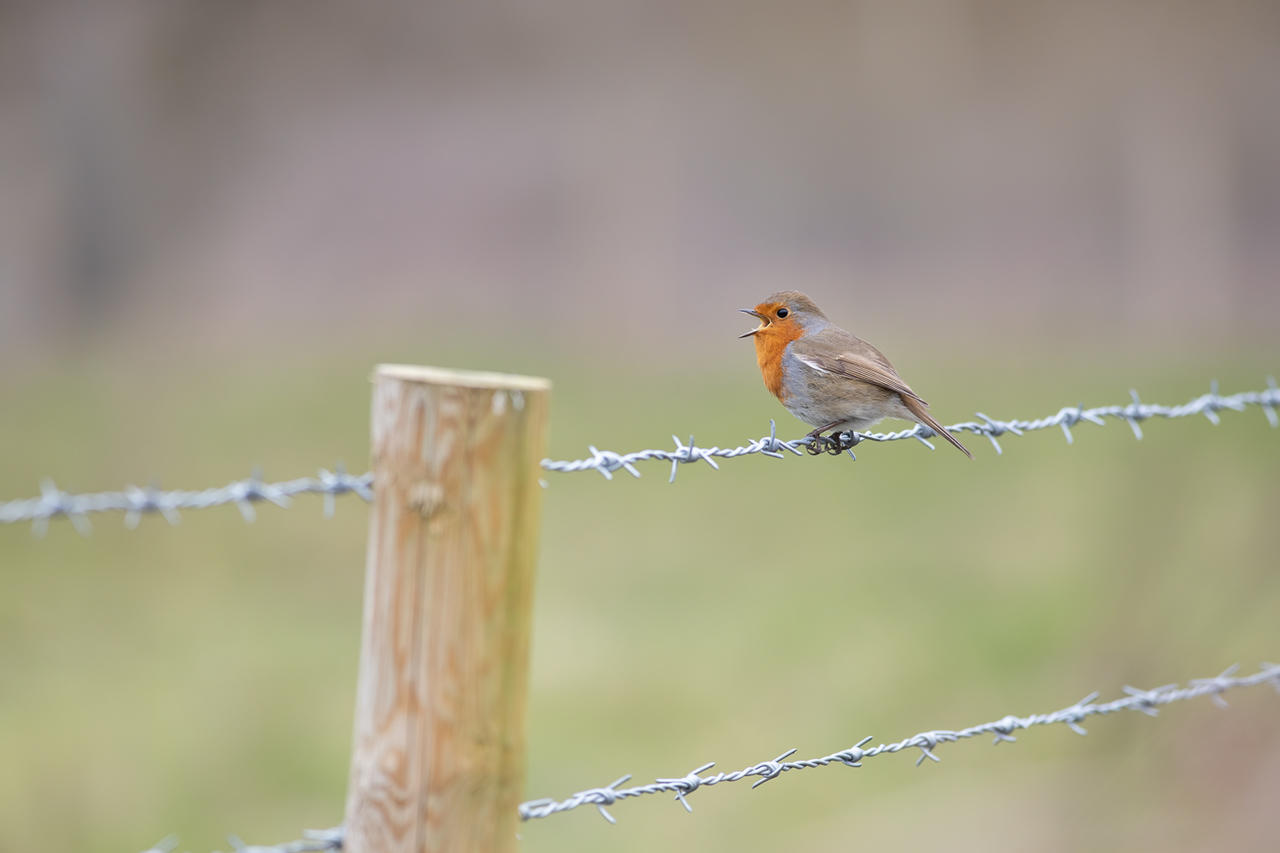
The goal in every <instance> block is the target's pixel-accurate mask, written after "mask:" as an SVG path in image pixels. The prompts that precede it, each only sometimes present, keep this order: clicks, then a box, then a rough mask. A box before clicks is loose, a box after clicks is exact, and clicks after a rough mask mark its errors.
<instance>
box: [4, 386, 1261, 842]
mask: <svg viewBox="0 0 1280 853" xmlns="http://www.w3.org/2000/svg"><path fill="white" fill-rule="evenodd" d="M1131 398H1132V399H1131V401H1130V402H1129V403H1126V404H1120V405H1110V406H1097V407H1093V408H1088V409H1086V408H1084V407H1083V406H1079V405H1077V406H1065V407H1063V408H1060V409H1059V410H1058V411H1057V412H1056V413H1054V414H1052V415H1048V416H1046V417H1042V418H1038V419H1034V420H1019V419H1015V420H996V419H994V418H990V417H988V416H986V415H984V414H982V413H978V414H977V417H978V418H979V420H975V421H966V422H962V423H957V424H952V425H951V426H949V427H948V429H949V430H950V431H951V432H953V433H972V434H974V435H980V436H985V437H986V438H987V439H989V440H990V441H991V444H992V446H993V447H994V449H995V451H996V453H997V454H999V453H1002V452H1003V448H1002V447H1001V444H1000V442H999V439H1000V438H1002V437H1004V436H1007V435H1015V436H1021V435H1024V434H1026V433H1028V432H1034V431H1038V430H1044V429H1050V428H1053V427H1058V428H1060V429H1061V430H1062V432H1063V435H1064V437H1065V438H1066V440H1067V442H1068V443H1069V444H1070V443H1073V441H1074V437H1073V433H1072V428H1073V427H1075V426H1077V425H1079V424H1080V423H1082V422H1088V423H1091V424H1095V425H1099V426H1102V425H1105V424H1106V423H1107V422H1108V421H1109V420H1110V421H1124V422H1126V423H1128V425H1129V426H1130V428H1131V429H1132V431H1133V434H1134V437H1135V438H1137V439H1141V438H1142V437H1143V431H1142V426H1141V424H1142V422H1143V421H1147V420H1150V419H1153V418H1184V417H1191V416H1194V415H1203V416H1204V417H1205V418H1207V419H1208V420H1209V421H1210V422H1212V423H1213V424H1215V425H1216V424H1218V423H1219V422H1220V418H1219V413H1220V412H1223V411H1235V412H1243V411H1245V410H1246V409H1248V408H1251V407H1257V408H1261V409H1262V411H1263V414H1264V415H1265V416H1266V418H1267V421H1268V422H1269V423H1270V424H1271V426H1272V427H1280V416H1277V412H1276V410H1277V408H1278V407H1280V388H1278V387H1277V385H1276V382H1275V380H1274V379H1268V381H1267V387H1266V388H1264V389H1261V390H1257V391H1244V392H1240V393H1237V394H1231V395H1228V396H1223V395H1220V394H1219V393H1218V388H1217V383H1214V384H1213V386H1212V387H1211V389H1210V391H1209V393H1207V394H1202V395H1200V396H1198V397H1195V398H1194V399H1192V400H1189V401H1187V402H1186V403H1182V404H1180V405H1174V406H1166V405H1161V404H1153V403H1143V402H1142V401H1141V399H1140V398H1139V396H1138V394H1137V392H1136V391H1134V392H1131ZM933 436H934V433H933V431H932V430H930V429H929V428H928V427H925V426H920V425H917V426H914V427H912V428H910V429H905V430H900V431H897V432H888V433H845V434H841V435H839V436H836V437H834V438H818V439H814V438H809V437H806V438H801V439H793V440H783V439H779V438H778V437H777V430H776V425H775V424H774V423H773V422H772V421H771V422H770V429H769V433H768V434H767V435H764V436H762V437H760V438H757V439H751V440H749V441H748V442H747V443H746V444H744V445H741V446H737V447H719V446H710V447H700V446H698V445H696V444H695V442H694V440H693V438H692V437H690V438H689V441H688V443H685V442H683V441H682V440H681V439H680V438H678V437H676V436H673V437H672V438H673V441H674V442H675V447H674V449H672V450H658V449H650V450H639V451H633V452H630V453H618V452H615V451H611V450H600V449H598V448H596V447H594V446H591V447H589V448H588V450H589V452H590V455H589V456H586V457H583V458H580V459H574V460H552V459H544V460H542V463H541V465H542V468H543V470H545V471H548V472H554V473H575V472H580V471H597V472H598V473H600V474H601V475H602V476H604V477H605V478H606V479H612V478H613V474H614V473H615V472H617V471H619V470H623V471H626V472H627V473H629V474H631V475H632V476H634V477H639V476H640V471H639V469H638V468H637V467H636V465H637V463H642V462H649V461H664V462H669V463H670V464H671V473H670V478H669V479H670V480H671V481H674V480H675V478H676V474H677V472H678V471H679V468H680V466H681V465H688V464H694V463H696V462H706V463H707V464H708V465H709V466H711V467H712V468H713V469H718V468H719V464H718V463H717V461H716V460H718V459H736V458H739V457H742V456H749V455H755V454H761V455H765V456H770V457H775V458H783V457H784V456H785V454H786V453H791V454H794V455H805V454H806V453H808V454H812V455H819V454H822V453H831V454H833V455H841V454H843V453H846V452H847V453H848V454H849V456H850V457H853V458H855V459H856V456H855V455H854V453H853V448H854V447H856V446H857V445H859V444H861V443H862V442H864V441H871V442H887V441H900V440H904V439H909V438H914V439H917V440H918V441H920V442H922V443H924V444H925V445H927V446H928V447H930V448H931V449H932V448H933V445H932V444H930V442H929V441H928V439H929V438H931V437H933ZM372 489H373V476H372V474H371V473H369V472H366V473H364V474H349V473H347V472H346V471H345V469H344V468H343V467H342V466H341V465H338V466H335V468H334V469H333V470H328V469H321V470H320V471H319V472H318V474H317V475H316V476H314V477H301V478H296V479H293V480H285V481H281V482H274V483H268V482H265V481H264V480H263V479H262V476H261V474H260V473H255V474H253V475H252V476H250V477H249V478H247V479H244V480H237V481H234V482H231V483H228V484H227V485H225V486H221V487H216V488H208V489H201V490H194V491H190V490H175V491H165V490H160V489H158V488H155V487H148V488H139V487H136V486H130V487H127V488H125V489H124V490H121V491H115V492H98V493H88V494H73V493H68V492H64V491H62V490H61V489H59V488H57V487H56V486H55V485H54V484H53V483H52V482H51V481H46V482H45V483H44V484H42V487H41V494H40V495H39V496H38V497H35V498H27V499H18V500H11V501H7V502H0V523H2V524H15V523H23V522H30V523H31V524H32V525H33V529H34V530H35V532H36V533H37V534H43V533H44V532H45V530H46V529H47V527H48V523H49V521H50V520H51V519H54V518H66V519H68V520H69V521H70V522H71V524H72V525H73V526H74V527H75V529H76V530H77V531H79V532H81V533H88V532H89V529H90V525H89V516H90V515H91V514H95V513H110V512H121V513H123V514H124V521H125V524H126V525H127V526H129V527H131V528H132V527H136V526H137V525H138V524H139V522H140V521H141V519H142V517H143V516H144V515H150V514H158V515H160V516H162V517H163V518H165V519H166V520H167V521H168V522H170V523H171V524H172V523H176V522H177V521H178V518H179V514H180V512H181V511H183V510H193V509H207V508H211V507H215V506H225V505H229V504H230V505H234V506H236V507H238V508H239V510H240V512H241V514H242V515H243V516H244V519H245V520H246V521H253V520H254V519H255V517H256V511H255V505H257V504H259V503H262V502H264V501H265V502H268V503H271V504H274V505H276V506H279V507H288V506H291V505H292V500H293V498H294V497H296V496H298V495H303V494H318V495H322V496H323V497H324V511H325V514H326V516H331V515H332V514H333V512H334V510H335V506H336V498H337V497H338V496H341V495H347V494H354V495H358V496H359V497H360V498H362V499H364V500H365V501H371V500H373V490H372ZM1236 669H1237V668H1236V667H1235V666H1232V667H1230V668H1228V669H1227V670H1225V671H1224V672H1222V673H1221V674H1219V675H1217V676H1215V677H1212V678H1203V679H1193V680H1192V681H1191V682H1190V684H1189V686H1187V687H1179V686H1177V685H1175V684H1170V685H1164V686H1162V687H1156V688H1154V689H1151V690H1141V689H1138V688H1133V687H1126V688H1125V693H1126V695H1125V696H1124V697H1121V698H1119V699H1115V700H1112V701H1110V702H1105V703H1101V704H1098V703H1096V702H1095V701H1094V700H1095V699H1096V698H1097V695H1098V694H1097V693H1091V694H1090V695H1088V696H1086V697H1084V698H1083V699H1081V700H1079V701H1078V702H1075V703H1073V704H1072V705H1069V706H1067V707H1065V708H1062V709H1059V710H1057V711H1053V712H1050V713H1047V714H1033V715H1031V716H1028V717H1017V716H1013V715H1008V716H1005V717H1002V718H1000V719H999V720H995V721H992V722H988V723H982V724H979V725H975V726H970V727H968V728H965V729H959V730H949V729H937V730H933V731H928V732H921V733H919V734H916V735H912V736H911V737H908V738H904V739H903V740H900V741H896V742H890V743H881V744H878V745H876V746H873V747H867V744H868V743H870V742H871V740H872V738H871V737H866V738H863V739H862V740H860V741H858V742H857V743H856V744H854V745H853V746H851V747H849V748H847V749H842V750H840V751H838V752H834V753H831V754H830V755H826V756H822V757H819V758H812V759H801V760H788V759H789V758H790V757H791V756H792V755H793V754H794V753H795V750H794V749H792V750H788V751H786V752H783V753H782V754H780V755H778V756H777V757H776V758H773V759H769V760H766V761H762V762H759V763H757V764H752V765H750V766H748V767H745V768H742V769H740V770H736V771H733V772H727V773H726V772H720V773H715V774H711V775H703V774H704V773H706V772H707V771H709V770H710V769H711V768H712V767H713V766H714V762H710V763H706V764H703V765H701V766H699V767H698V768H696V769H694V770H692V771H690V772H689V773H687V774H685V775H683V776H674V777H666V778H657V779H656V780H655V781H653V782H651V783H648V784H645V785H637V786H633V787H628V788H623V787H619V786H621V785H624V784H625V783H626V782H628V781H629V780H630V779H631V776H630V775H629V774H628V775H624V776H622V777H620V778H618V779H616V780H615V781H614V782H612V783H611V784H609V785H606V786H604V787H599V788H586V789H584V790H581V791H578V792H577V793H575V794H573V795H571V796H569V797H566V798H564V799H560V800H557V799H551V798H543V799H536V800H530V801H528V802H525V803H522V804H520V806H519V816H520V818H521V820H525V821H528V820H533V819H538V818H546V817H550V816H551V815H554V814H560V813H563V812H567V811H571V810H573V809H576V808H578V807H580V806H584V805H594V806H595V807H596V808H597V809H598V811H599V812H600V814H601V815H602V816H603V817H604V818H605V819H607V820H608V821H609V822H611V823H614V822H616V820H615V818H614V817H613V815H612V814H610V813H609V811H608V810H607V808H606V807H607V806H611V805H613V804H615V803H617V802H618V801H619V800H624V799H629V798H635V797H641V796H647V795H651V794H661V793H667V794H672V795H673V796H674V799H675V800H676V801H678V802H679V803H680V804H681V805H682V806H684V808H685V809H686V810H689V811H692V807H691V806H690V804H689V800H688V798H689V796H690V795H691V794H693V793H694V792H695V791H697V790H699V789H701V788H704V787H711V786H714V785H718V784H721V783H724V782H738V781H742V780H744V779H755V782H754V783H753V784H752V787H753V788H755V787H759V786H760V785H762V784H764V783H765V782H768V781H770V780H772V779H776V778H778V777H779V776H781V775H783V774H784V773H787V772H790V771H794V770H804V769H810V768H814V767H825V766H828V765H831V764H842V765H844V766H848V767H862V766H863V764H862V762H863V761H865V760H867V759H869V758H874V757H877V756H880V755H886V754H893V753H897V752H901V751H904V750H913V749H918V750H920V755H919V757H918V758H917V760H916V764H917V765H919V764H920V763H922V762H923V761H924V759H926V758H929V759H931V760H933V761H938V760H939V758H938V756H937V755H936V754H935V750H936V749H937V747H938V746H940V745H942V744H945V743H953V742H955V741H958V740H962V739H967V738H972V737H976V736H978V735H982V734H989V735H992V736H993V737H994V743H996V744H999V743H1003V742H1006V741H1015V740H1016V738H1015V737H1014V736H1013V732H1015V731H1020V730H1023V729H1029V728H1032V727H1036V726H1046V725H1056V724H1062V725H1066V726H1068V727H1069V728H1071V729H1072V730H1073V731H1075V732H1077V733H1078V734H1085V730H1084V728H1083V726H1082V725H1081V723H1082V722H1083V721H1084V720H1085V719H1087V718H1089V717H1092V716H1098V715H1105V714H1113V713H1117V712H1119V711H1141V712H1143V713H1146V714H1148V715H1151V716H1155V715H1156V713H1157V712H1158V709H1159V708H1160V707H1163V706H1164V705H1167V704H1170V703H1172V702H1180V701H1185V700H1188V699H1193V698H1197V697H1200V696H1210V697H1211V698H1212V699H1213V700H1214V701H1215V702H1216V703H1218V704H1219V705H1223V706H1225V705H1226V701H1225V700H1224V699H1223V698H1222V694H1223V693H1225V692H1227V691H1228V690H1235V689H1238V688H1242V687H1253V686H1258V685H1261V684H1267V683H1269V684H1271V685H1272V686H1273V687H1275V688H1276V690H1277V691H1278V692H1280V664H1270V663H1267V664H1263V665H1262V668H1261V669H1260V670H1259V671H1258V672H1256V673H1254V674H1252V675H1246V676H1237V675H1235V672H1236ZM342 838H343V836H342V828H341V827H335V828H332V829H326V830H312V831H308V832H307V833H306V834H305V836H304V838H303V839H301V840H298V841H291V842H286V843H284V844H278V845H272V846H257V845H252V846H251V845H245V844H244V843H243V842H241V841H240V840H239V839H238V838H235V837H232V838H231V839H230V843H231V844H232V847H233V848H234V849H235V850H236V851H238V853H310V851H330V850H340V849H342ZM176 847H177V840H176V838H174V837H172V836H170V837H168V838H165V839H163V840H162V841H160V842H159V843H157V844H156V845H155V846H153V847H151V848H149V849H148V850H147V851H143V853H171V851H173V850H175V849H176Z"/></svg>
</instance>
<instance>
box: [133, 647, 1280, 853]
mask: <svg viewBox="0 0 1280 853" xmlns="http://www.w3.org/2000/svg"><path fill="white" fill-rule="evenodd" d="M1237 670H1238V666H1235V665H1233V666H1230V667H1228V668H1227V669H1225V670H1224V671H1223V672H1221V673H1220V674H1218V675H1216V676H1213V677H1211V678H1194V679H1192V680H1191V681H1190V683H1189V684H1188V686H1186V687H1180V686H1178V685H1177V684H1166V685H1163V686H1161V687H1155V688H1152V689H1150V690H1142V689H1140V688H1137V687H1129V686H1126V687H1125V688H1124V693H1125V695H1124V696H1122V697H1120V698H1118V699H1113V700H1112V701H1110V702H1103V703H1097V702H1095V700H1096V699H1097V698H1098V694H1097V693H1096V692H1095V693H1090V694H1089V695H1088V696H1085V697H1084V698H1083V699H1080V700H1079V701H1078V702H1073V703H1072V704H1070V705H1068V706H1066V707H1065V708H1060V709H1059V710H1057V711H1050V712H1049V713H1045V714H1032V715H1030V716H1027V717H1018V716H1014V715H1012V714H1010V715H1007V716H1004V717H1001V718H1000V719H998V720H993V721H991V722H989V723H980V724H978V725H974V726H969V727H968V728H964V729H933V730H931V731H927V732H920V733H919V734H915V735H912V736H911V737H907V738H903V739H902V740H899V741H893V742H889V743H881V744H877V745H876V746H871V747H868V746H867V744H868V743H870V742H871V741H872V739H873V738H872V737H870V736H868V737H865V738H863V739H862V740H860V741H858V742H857V743H855V744H854V745H853V746H850V747H848V748H846V749H841V750H839V751H838V752H833V753H831V754H830V755H824V756H821V757H819V758H807V759H798V760H794V761H788V760H787V759H789V758H790V757H791V756H792V755H793V754H795V752H796V750H794V749H789V750H787V751H786V752H783V753H782V754H780V755H778V756H777V757H776V758H772V759H768V760H766V761H761V762H758V763H756V764H751V765H748V766H747V767H744V768H742V769H741V770H735V771H733V772H729V773H724V772H722V773H714V774H710V775H705V776H704V775H703V774H704V773H706V772H707V771H708V770H710V769H711V768H712V767H714V766H715V762H707V763H706V764H703V765H701V766H699V767H697V768H695V769H694V770H692V771H690V772H688V773H686V774H684V775H683V776H673V777H667V778H663V777H659V778H657V779H655V780H654V781H653V782H650V783H648V784H645V785H636V786H633V787H630V788H622V787H619V786H620V785H624V784H626V783H627V782H628V781H630V779H631V775H630V774H625V775H623V776H620V777H619V778H617V779H615V780H614V781H613V782H612V783H610V784H608V785H605V786H603V787H600V788H586V789H584V790H581V791H578V792H577V793H575V794H572V795H571V796H569V797H566V798H564V799H562V800H556V799H552V798H543V799H537V800H529V801H527V802H524V803H521V804H520V806H519V813H520V819H521V820H522V821H529V820H535V819H538V818H547V817H551V816H552V815H556V814H562V813H564V812H568V811H572V810H573V809H576V808H579V807H581V806H595V807H596V810H597V811H599V813H600V815H601V816H602V817H604V819H605V820H607V821H609V823H617V819H616V818H615V817H614V816H613V815H612V814H611V813H610V812H609V811H608V809H607V808H606V807H607V806H612V805H614V804H615V803H617V802H618V801H620V800H626V799H632V798H636V797H644V796H649V795H652V794H671V795H673V798H674V799H675V800H676V801H677V802H679V803H680V805H682V806H684V808H685V810H686V811H689V812H692V811H693V806H691V805H690V804H689V797H690V796H691V795H692V794H693V793H694V792H695V791H698V790H700V789H702V788H709V787H711V786H713V785H719V784H721V783H723V782H740V781H742V780H744V779H755V782H753V783H752V785H751V787H752V788H758V787H760V786H761V785H763V784H764V783H765V782H769V781H771V780H773V779H777V778H779V777H780V776H782V775H783V774H785V773H789V772H791V771H795V770H808V769H811V768H815V767H826V766H828V765H832V764H840V765H843V766H845V767H862V766H863V762H864V761H866V760H867V759H870V758H875V757H877V756H881V755H892V754H894V753H898V752H903V751H910V750H917V749H918V750H920V754H919V756H918V757H917V758H916V766H917V767H919V766H920V765H921V764H922V763H923V762H924V760H925V759H926V758H928V759H929V760H931V761H934V762H939V761H941V760H942V759H941V758H939V757H938V755H937V753H936V750H937V749H938V747H939V746H941V745H943V744H948V743H955V742H956V741H960V740H965V739H967V738H974V737H977V736H979V735H992V738H993V739H992V744H993V745H996V746H998V745H1000V744H1001V743H1015V742H1017V738H1016V737H1014V734H1013V733H1014V732H1017V731H1022V730H1024V729H1031V728H1035V727H1037V726H1052V725H1064V726H1067V727H1068V728H1070V729H1071V730H1072V731H1073V732H1075V733H1076V734H1079V735H1086V734H1088V732H1087V731H1086V730H1085V728H1084V726H1083V725H1081V724H1082V723H1083V722H1084V721H1085V720H1087V719H1088V718H1090V717H1097V716H1103V715H1106V714H1115V713H1118V712H1120V711H1140V712H1141V713H1143V714H1146V715H1148V716H1151V717H1154V716H1157V715H1158V714H1159V710H1160V708H1162V707H1164V706H1165V705H1169V704H1172V703H1174V702H1185V701H1186V700H1188V699H1196V698H1199V697H1201V696H1208V697H1210V698H1211V699H1213V701H1214V702H1215V703H1216V704H1217V705H1218V706H1219V707H1222V708H1226V707H1227V701H1226V699H1224V698H1223V696H1222V694H1224V693H1226V692H1227V691H1229V690H1237V689H1240V688H1244V687H1257V686H1259V685H1262V684H1270V685H1271V686H1272V687H1274V688H1275V689H1276V692H1277V693H1280V664H1275V663H1263V664H1262V666H1261V668H1260V669H1259V670H1258V671H1257V672H1255V673H1253V674H1252V675H1243V676H1240V675H1236V672H1237ZM231 844H232V846H233V848H234V849H235V850H236V851H237V853H308V851H324V850H341V849H342V827H340V826H339V827H334V828H333V829H326V830H310V831H308V832H307V833H306V834H305V837H304V838H303V839H302V840H300V841H290V842H287V843H284V844H278V845H273V846H257V845H254V846H247V845H245V844H243V843H241V842H240V840H239V839H237V838H234V837H233V838H232V839H231ZM176 846H177V840H176V839H175V838H174V837H173V836H170V837H168V838H166V839H165V840H164V841H162V842H160V843H159V844H157V845H155V846H154V847H152V848H150V849H148V850H145V851H143V853H171V851H172V850H174V848H175V847H176Z"/></svg>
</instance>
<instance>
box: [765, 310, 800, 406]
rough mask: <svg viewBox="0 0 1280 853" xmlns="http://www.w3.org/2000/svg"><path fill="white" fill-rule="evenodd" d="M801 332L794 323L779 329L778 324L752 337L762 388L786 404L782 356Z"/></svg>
mask: <svg viewBox="0 0 1280 853" xmlns="http://www.w3.org/2000/svg"><path fill="white" fill-rule="evenodd" d="M802 334H803V331H802V330H801V329H800V328H799V327H798V326H796V325H795V324H794V323H788V324H786V326H784V327H781V328H779V325H778V324H775V325H772V326H769V327H766V328H764V329H761V330H760V331H759V332H756V334H755V335H754V337H755V342H756V364H758V365H760V376H761V377H762V378H763V379H764V387H766V388H768V389H769V392H770V393H772V394H773V396H775V397H777V398H778V399H779V400H781V401H783V402H784V403H785V402H786V399H787V391H786V389H785V388H784V387H783V386H782V354H783V353H784V352H786V350H787V344H789V343H791V342H792V341H794V340H796V339H798V338H799V337H800V336H801V335H802Z"/></svg>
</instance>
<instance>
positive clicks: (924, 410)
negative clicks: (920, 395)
mask: <svg viewBox="0 0 1280 853" xmlns="http://www.w3.org/2000/svg"><path fill="white" fill-rule="evenodd" d="M901 396H902V402H903V403H904V404H905V405H906V407H907V409H908V410H909V411H910V412H911V414H912V415H914V416H915V419H916V420H918V421H919V422H920V423H922V424H924V425H925V426H927V427H928V428H929V429H931V430H933V431H934V432H936V433H937V434H938V435H940V436H942V437H943V438H945V439H946V440H947V441H949V442H951V443H952V444H954V445H955V446H956V449H957V450H959V451H960V452H961V453H963V454H964V455H965V456H968V457H969V458H970V459H972V458H973V454H972V453H970V452H969V448H967V447H965V446H964V445H963V444H961V443H960V440H959V439H958V438H956V437H955V436H954V435H952V434H951V433H949V432H947V428H946V427H944V426H943V425H942V424H940V423H938V422H937V421H935V420H934V419H933V415H931V414H929V409H928V407H927V406H926V405H925V403H924V401H923V400H919V399H917V398H915V397H912V396H910V395H907V394H902V395H901Z"/></svg>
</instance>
